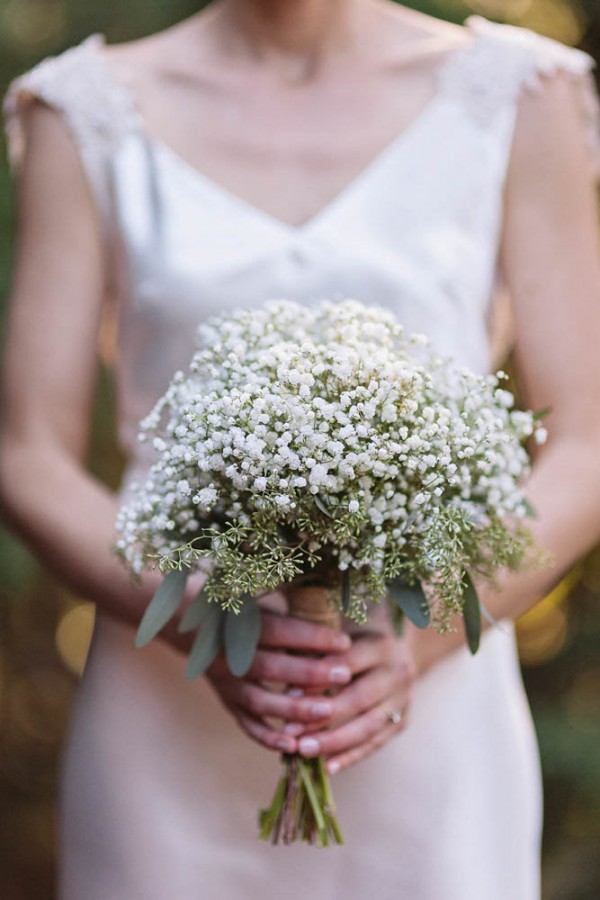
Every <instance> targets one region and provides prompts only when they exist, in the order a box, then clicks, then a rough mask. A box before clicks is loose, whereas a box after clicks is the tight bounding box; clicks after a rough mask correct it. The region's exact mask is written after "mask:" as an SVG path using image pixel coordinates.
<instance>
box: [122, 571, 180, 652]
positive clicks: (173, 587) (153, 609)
mask: <svg viewBox="0 0 600 900" xmlns="http://www.w3.org/2000/svg"><path fill="white" fill-rule="evenodd" d="M188 574H189V572H188V571H187V569H175V570H172V571H170V572H168V573H167V574H166V575H165V577H164V578H163V580H162V582H161V584H160V585H159V587H158V590H157V591H156V592H155V594H154V596H153V598H152V600H151V601H150V603H149V604H148V606H147V608H146V611H145V613H144V615H143V617H142V621H141V622H140V627H139V628H138V632H137V635H136V638H135V646H136V647H143V646H145V645H146V644H148V643H149V642H150V641H151V640H152V639H153V638H155V637H156V635H157V634H158V633H159V631H161V630H162V629H163V628H164V627H165V625H166V624H167V622H168V621H169V620H170V619H171V618H172V617H173V616H174V615H175V613H176V611H177V609H178V608H179V605H180V603H181V601H182V599H183V592H184V591H185V585H186V582H187V579H188Z"/></svg>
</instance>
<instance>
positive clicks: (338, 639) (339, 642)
mask: <svg viewBox="0 0 600 900" xmlns="http://www.w3.org/2000/svg"><path fill="white" fill-rule="evenodd" d="M333 644H334V646H335V647H336V648H337V649H338V650H349V649H350V647H351V646H352V641H351V640H350V638H349V637H348V635H347V634H336V636H335V638H334V639H333Z"/></svg>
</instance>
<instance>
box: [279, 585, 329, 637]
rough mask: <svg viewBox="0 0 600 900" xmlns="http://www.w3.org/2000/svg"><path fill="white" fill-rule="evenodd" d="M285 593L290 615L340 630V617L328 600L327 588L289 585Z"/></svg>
mask: <svg viewBox="0 0 600 900" xmlns="http://www.w3.org/2000/svg"><path fill="white" fill-rule="evenodd" d="M285 595H286V597H287V602H288V610H289V613H290V615H292V616H296V618H298V619H305V620H306V621H307V622H314V623H315V625H327V626H328V627H329V628H334V629H335V630H336V631H340V630H341V628H342V617H341V615H340V611H339V609H337V608H336V606H335V605H334V604H333V603H331V602H330V600H329V591H328V589H327V588H324V587H319V586H310V587H305V586H302V587H294V586H290V587H289V588H287V589H286V592H285Z"/></svg>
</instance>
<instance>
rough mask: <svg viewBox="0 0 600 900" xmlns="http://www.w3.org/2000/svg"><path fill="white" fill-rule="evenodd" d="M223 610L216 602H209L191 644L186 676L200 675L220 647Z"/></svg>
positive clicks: (223, 617) (221, 642)
mask: <svg viewBox="0 0 600 900" xmlns="http://www.w3.org/2000/svg"><path fill="white" fill-rule="evenodd" d="M224 619H225V612H224V611H223V610H222V609H221V607H220V606H219V604H218V603H210V604H209V608H208V612H207V614H206V616H205V617H204V620H203V622H202V625H201V626H200V630H199V632H198V635H197V637H196V640H195V641H194V643H193V644H192V649H191V650H190V656H189V659H188V665H187V670H186V673H185V674H186V678H190V679H192V678H197V677H198V675H202V673H203V672H205V671H206V670H207V669H208V667H209V666H210V664H211V663H212V662H214V659H215V657H216V655H217V653H218V652H219V650H220V649H221V646H222V644H223V621H224Z"/></svg>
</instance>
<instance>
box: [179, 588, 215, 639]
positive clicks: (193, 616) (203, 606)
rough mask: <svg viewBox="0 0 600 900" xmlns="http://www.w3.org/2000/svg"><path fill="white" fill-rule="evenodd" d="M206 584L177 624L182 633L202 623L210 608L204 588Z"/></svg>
mask: <svg viewBox="0 0 600 900" xmlns="http://www.w3.org/2000/svg"><path fill="white" fill-rule="evenodd" d="M205 586H206V585H203V586H202V587H201V588H200V590H199V591H198V593H197V594H196V596H195V597H194V599H193V600H192V602H191V603H190V605H189V606H188V608H187V609H186V611H185V613H184V614H183V617H182V619H181V622H180V623H179V625H178V626H177V631H179V632H181V633H182V634H185V633H186V632H187V631H193V630H194V628H197V627H198V626H199V625H201V624H202V622H203V621H204V619H205V617H206V615H207V614H208V611H209V610H210V607H211V604H210V602H209V600H208V597H207V595H206V591H205V590H204V588H205Z"/></svg>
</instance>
